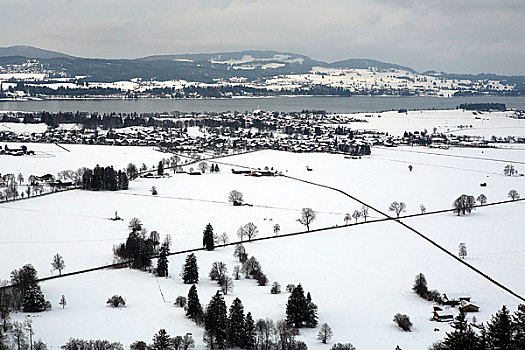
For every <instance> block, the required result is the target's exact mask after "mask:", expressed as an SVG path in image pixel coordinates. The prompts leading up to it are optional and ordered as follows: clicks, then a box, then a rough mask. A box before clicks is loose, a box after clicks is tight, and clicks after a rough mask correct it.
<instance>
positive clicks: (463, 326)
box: [442, 312, 479, 350]
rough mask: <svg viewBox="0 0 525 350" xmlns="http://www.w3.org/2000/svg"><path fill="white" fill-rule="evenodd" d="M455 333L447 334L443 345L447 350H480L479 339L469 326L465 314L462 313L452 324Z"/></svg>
mask: <svg viewBox="0 0 525 350" xmlns="http://www.w3.org/2000/svg"><path fill="white" fill-rule="evenodd" d="M452 328H454V331H452V332H450V333H447V334H446V337H445V339H444V340H443V343H442V345H443V346H444V348H445V349H447V350H478V349H479V338H478V336H477V335H476V333H475V332H474V331H473V330H472V327H471V326H470V325H469V324H468V322H467V320H466V318H465V314H464V313H462V312H461V313H460V314H459V315H458V316H457V317H456V320H455V321H454V323H453V324H452Z"/></svg>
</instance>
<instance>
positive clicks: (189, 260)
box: [182, 253, 199, 284]
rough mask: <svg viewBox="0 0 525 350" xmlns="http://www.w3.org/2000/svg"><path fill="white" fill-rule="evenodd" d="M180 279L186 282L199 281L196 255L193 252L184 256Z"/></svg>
mask: <svg viewBox="0 0 525 350" xmlns="http://www.w3.org/2000/svg"><path fill="white" fill-rule="evenodd" d="M182 281H183V282H184V283H186V284H193V283H199V267H198V266H197V257H196V256H195V254H193V253H191V254H189V255H188V256H187V257H186V262H185V263H184V266H183V269H182Z"/></svg>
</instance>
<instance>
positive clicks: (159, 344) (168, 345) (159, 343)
mask: <svg viewBox="0 0 525 350" xmlns="http://www.w3.org/2000/svg"><path fill="white" fill-rule="evenodd" d="M152 348H153V349H154V350H171V349H173V346H172V342H171V338H170V336H169V334H168V333H167V332H166V330H165V329H161V330H159V332H158V333H157V334H155V335H154V336H153V347H152Z"/></svg>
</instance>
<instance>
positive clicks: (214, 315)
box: [204, 291, 228, 349]
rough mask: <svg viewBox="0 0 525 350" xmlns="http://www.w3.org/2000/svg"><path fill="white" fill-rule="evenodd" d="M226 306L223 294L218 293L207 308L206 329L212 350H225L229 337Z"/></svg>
mask: <svg viewBox="0 0 525 350" xmlns="http://www.w3.org/2000/svg"><path fill="white" fill-rule="evenodd" d="M227 313H228V312H227V309H226V304H225V303H224V298H223V297H222V294H221V293H220V292H219V291H217V293H216V294H215V295H214V296H213V297H212V298H211V301H210V303H209V304H208V307H207V308H206V315H205V316H204V328H205V329H206V331H207V332H208V336H209V342H210V343H209V345H210V347H211V348H212V349H215V348H216V347H217V348H219V349H221V348H224V345H225V342H226V337H227V325H228V315H227Z"/></svg>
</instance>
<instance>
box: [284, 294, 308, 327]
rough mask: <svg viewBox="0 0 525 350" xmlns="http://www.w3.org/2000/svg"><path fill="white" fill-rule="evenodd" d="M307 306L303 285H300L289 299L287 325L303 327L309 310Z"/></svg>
mask: <svg viewBox="0 0 525 350" xmlns="http://www.w3.org/2000/svg"><path fill="white" fill-rule="evenodd" d="M306 305H307V302H306V298H305V297H304V290H303V287H302V286H301V284H299V285H297V287H295V288H294V290H293V291H292V294H290V296H289V297H288V303H287V304H286V323H287V324H288V325H290V326H292V327H296V328H300V327H302V326H303V322H304V318H305V317H304V316H305V311H306V309H307V308H306Z"/></svg>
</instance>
